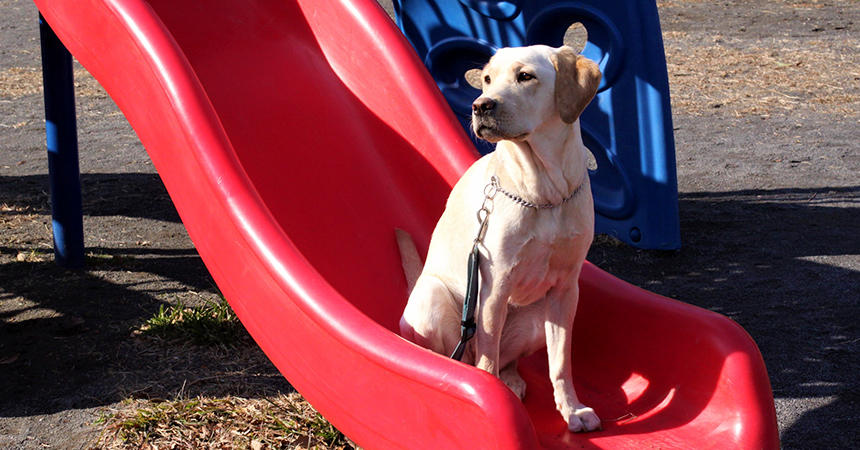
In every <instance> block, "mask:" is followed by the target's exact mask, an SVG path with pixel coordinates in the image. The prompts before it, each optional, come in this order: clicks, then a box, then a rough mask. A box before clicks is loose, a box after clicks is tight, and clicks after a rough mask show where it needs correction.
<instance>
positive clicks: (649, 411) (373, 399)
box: [35, 0, 778, 449]
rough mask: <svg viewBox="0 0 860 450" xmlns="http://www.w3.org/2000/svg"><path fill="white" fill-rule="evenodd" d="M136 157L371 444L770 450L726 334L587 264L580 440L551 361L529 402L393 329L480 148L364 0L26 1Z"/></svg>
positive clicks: (303, 372)
mask: <svg viewBox="0 0 860 450" xmlns="http://www.w3.org/2000/svg"><path fill="white" fill-rule="evenodd" d="M35 3H36V4H37V5H38V7H39V9H40V11H41V12H42V14H43V15H44V17H45V19H46V20H47V22H48V23H49V24H50V25H51V26H52V28H53V29H54V31H55V32H56V33H57V35H58V36H59V37H60V39H61V40H62V41H63V43H64V44H65V45H66V47H67V48H68V49H69V50H70V51H71V53H72V54H73V55H75V56H76V57H77V58H78V60H79V61H80V62H81V64H83V65H84V67H86V68H87V69H88V70H89V71H90V73H92V75H93V76H94V77H95V78H96V79H97V80H98V81H99V82H100V83H101V84H102V85H103V86H104V88H105V89H106V91H107V92H108V93H109V94H110V95H111V97H112V98H113V99H114V101H115V102H116V103H117V105H118V106H119V107H120V109H121V110H122V111H123V113H124V114H125V116H126V117H127V119H128V120H129V122H130V123H131V125H132V127H133V128H134V129H135V131H136V132H137V134H138V136H139V137H140V139H141V141H142V143H143V145H144V146H145V147H146V149H147V151H148V153H149V155H150V157H151V158H152V160H153V163H154V165H155V167H156V169H157V170H158V172H159V174H160V176H161V178H162V180H163V182H164V184H165V186H166V188H167V190H168V192H169V193H170V196H171V198H172V200H173V202H174V203H175V205H176V209H177V210H178V212H179V214H180V216H181V218H182V221H183V223H184V224H185V226H186V228H187V229H188V232H189V234H190V236H191V239H192V240H193V242H194V244H195V246H196V247H197V250H198V252H199V253H200V256H201V257H202V259H203V261H204V262H205V264H206V266H207V268H208V269H209V271H210V272H211V273H212V276H213V277H214V279H215V281H216V282H217V284H218V287H219V288H220V289H221V291H222V293H223V294H224V296H225V297H226V298H227V299H228V301H229V302H230V304H231V305H232V307H233V309H234V310H235V311H236V313H237V314H238V316H239V318H240V319H241V320H242V322H243V324H244V325H245V326H246V328H247V329H248V331H249V332H250V334H251V335H252V336H253V337H254V339H255V340H256V341H257V343H258V344H259V345H260V347H261V348H262V349H263V350H264V351H265V353H266V355H268V357H269V358H270V359H271V360H272V361H273V362H274V364H275V365H276V366H277V367H278V369H279V370H280V371H281V372H282V373H283V374H284V375H285V376H286V378H287V379H288V380H289V381H290V383H291V384H292V385H293V386H294V387H295V388H296V389H297V390H298V391H299V392H301V393H302V395H304V396H305V398H307V399H308V400H309V401H310V402H311V404H313V405H314V406H315V407H316V408H317V409H318V410H319V411H320V412H321V413H322V414H323V415H324V416H325V417H326V418H328V419H329V420H330V421H331V422H332V423H333V424H334V425H335V426H336V427H338V428H339V429H340V430H342V431H343V432H344V433H346V434H347V435H348V436H350V437H351V438H352V439H353V440H354V441H355V442H357V443H358V444H359V445H361V446H363V447H365V448H434V449H438V448H482V449H483V448H501V449H509V448H527V449H528V448H540V447H544V448H567V447H583V446H584V447H594V448H598V447H599V448H649V447H661V448H666V447H685V448H706V447H719V448H726V447H735V448H762V447H764V448H769V447H776V446H777V445H778V437H777V434H776V419H775V413H774V407H773V399H772V394H771V390H770V385H769V382H768V378H767V374H766V371H765V368H764V364H763V362H762V359H761V356H760V354H759V352H758V349H757V348H756V346H755V344H754V343H753V341H752V340H751V339H750V338H749V336H748V335H746V333H745V332H744V331H743V330H742V329H741V328H740V327H739V326H737V325H736V324H735V323H733V322H731V321H730V320H728V319H726V318H724V317H722V316H720V315H717V314H715V313H711V312H708V311H705V310H702V309H699V308H695V307H692V306H689V305H685V304H682V303H680V302H676V301H674V300H670V299H666V298H662V297H659V296H657V295H654V294H651V293H648V292H646V291H643V290H641V289H638V288H635V287H633V286H630V285H628V284H626V283H624V282H622V281H620V280H618V279H616V278H614V277H612V276H610V275H608V274H606V273H605V272H603V271H601V270H600V269H598V268H596V267H594V266H592V265H586V267H585V269H584V271H583V274H582V279H581V285H582V301H581V306H580V312H579V314H578V316H577V319H576V327H575V337H574V339H575V343H576V345H575V348H576V355H575V362H574V367H575V369H574V371H575V373H574V379H575V382H576V383H577V388H578V391H579V392H580V393H581V396H582V397H583V398H584V400H586V401H587V402H589V404H591V405H593V406H594V407H595V409H596V410H597V411H598V413H599V414H600V415H601V417H602V418H603V419H604V426H605V428H604V430H603V431H601V432H596V433H590V434H581V435H573V434H570V433H568V432H567V431H566V427H565V424H564V422H563V421H562V419H561V416H560V415H558V414H557V413H556V412H555V408H554V405H553V401H552V395H551V387H550V386H549V383H548V377H547V376H546V370H547V369H546V363H545V362H544V360H545V356H544V355H540V354H538V355H535V356H533V357H530V358H529V359H527V360H526V361H524V362H523V363H522V364H521V372H522V374H523V377H524V378H525V379H526V380H527V381H528V383H529V386H528V389H529V393H528V395H527V397H526V400H525V402H524V403H523V402H520V401H519V400H518V399H517V398H516V397H515V396H514V395H513V394H512V393H511V392H510V391H509V390H508V389H507V388H506V387H505V386H504V384H502V383H501V382H499V381H498V380H497V379H496V378H494V377H492V376H490V375H489V374H486V373H484V372H482V371H480V370H477V369H475V368H473V367H469V366H466V365H463V364H460V363H458V362H455V361H452V360H450V359H448V358H445V357H443V356H440V355H436V354H433V353H431V352H429V351H427V350H424V349H421V348H419V347H417V346H415V345H412V344H411V343H409V342H407V341H405V340H403V339H401V338H400V337H398V336H397V334H396V329H397V323H398V318H399V316H400V313H401V311H402V309H403V306H404V305H405V301H406V286H405V280H404V277H403V275H402V273H401V268H400V260H399V255H398V251H397V247H396V244H395V239H394V232H393V230H394V229H395V228H396V227H399V228H403V229H406V230H407V231H409V232H410V233H411V234H412V235H413V236H414V237H415V239H416V241H417V244H418V246H419V249H420V251H422V252H426V248H427V245H428V243H429V237H430V233H431V232H432V229H433V226H434V225H435V222H436V220H437V219H438V216H439V215H440V214H441V212H442V208H443V206H444V202H445V199H446V197H447V195H448V192H449V191H450V188H451V186H452V185H453V184H454V182H455V181H456V179H457V178H458V177H459V175H460V174H461V173H462V172H463V171H464V170H465V169H466V168H467V167H468V165H469V164H470V163H471V162H472V161H474V159H475V157H476V155H477V154H476V153H475V151H474V149H473V147H472V146H471V143H470V141H469V139H468V138H467V136H466V135H465V134H464V133H463V131H462V129H461V128H460V126H459V124H458V123H457V122H456V120H455V119H454V117H453V115H452V114H451V113H450V111H449V110H448V109H447V106H446V105H445V102H444V100H443V99H442V98H441V95H440V94H439V93H438V91H437V90H436V87H435V83H434V82H433V81H432V79H431V78H430V77H429V75H428V74H427V73H426V72H425V69H424V68H423V66H422V65H421V62H420V61H419V60H418V59H417V57H416V56H415V54H414V53H413V51H412V49H411V48H410V47H409V44H408V43H407V42H406V41H405V40H404V39H403V37H402V36H401V35H400V34H399V32H398V30H397V29H396V27H395V26H394V24H393V23H391V21H390V20H389V18H388V17H387V16H386V14H385V12H384V11H383V10H382V9H381V8H379V6H378V5H377V4H376V3H375V2H374V1H372V0H326V1H323V0H298V1H289V0H247V1H241V2H240V1H235V0H207V1H190V0H181V1H180V0H150V1H144V0H36V1H35Z"/></svg>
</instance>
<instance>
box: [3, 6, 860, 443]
mask: <svg viewBox="0 0 860 450" xmlns="http://www.w3.org/2000/svg"><path fill="white" fill-rule="evenodd" d="M658 4H659V8H660V13H661V21H662V26H663V34H664V41H665V47H666V53H667V60H668V70H669V76H670V85H671V90H672V97H673V98H672V100H673V121H674V129H675V143H676V153H677V166H678V189H679V197H680V199H679V201H680V215H681V233H682V240H683V248H682V249H681V250H679V251H677V252H668V253H667V252H653V251H642V250H636V249H633V248H630V247H627V246H624V245H621V244H617V243H615V242H613V241H612V240H610V239H598V241H597V242H596V244H595V245H594V247H593V248H592V250H591V253H590V255H589V259H590V260H591V261H592V262H594V263H596V264H597V265H599V266H600V267H602V268H604V269H606V270H608V271H609V272H611V273H613V274H615V275H617V276H619V277H620V278H622V279H625V280H628V281H630V282H632V283H634V284H636V285H638V286H641V287H644V288H646V289H649V290H651V291H654V292H657V293H660V294H663V295H666V296H668V297H672V298H676V299H679V300H681V301H684V302H689V303H692V304H695V305H699V306H701V307H704V308H708V309H711V310H713V311H717V312H720V313H722V314H725V315H727V316H729V317H731V318H732V319H734V320H735V321H737V322H738V323H740V324H741V325H742V326H743V327H744V328H745V329H746V330H747V331H748V332H749V333H750V335H751V336H752V337H753V338H754V339H755V341H756V343H757V344H758V346H759V348H760V349H761V352H762V355H763V356H764V360H765V363H766V365H767V369H768V372H769V375H770V379H771V384H772V386H773V394H774V399H775V403H776V411H777V416H778V421H779V427H780V435H781V439H782V443H783V447H784V448H797V449H810V448H821V449H836V448H856V447H857V446H858V445H860V432H858V430H860V426H858V424H860V394H858V392H860V382H858V376H860V375H858V374H860V356H858V355H860V328H858V322H860V236H858V234H860V228H858V224H860V36H859V35H858V22H860V4H858V3H857V2H856V1H853V0H796V1H776V0H773V1H764V0H752V1H746V0H745V1H740V0H727V1H723V2H705V1H700V0H665V1H660V2H658ZM39 64H40V63H39V44H38V29H37V23H36V9H35V7H34V6H33V4H32V3H31V2H29V1H27V0H0V448H28V449H29V448H32V449H37V448H87V447H89V446H91V445H94V444H93V443H94V442H96V440H97V439H99V436H100V435H101V436H102V437H104V434H103V432H104V429H105V426H106V424H107V423H109V422H110V420H109V419H110V417H112V414H114V413H116V412H118V411H123V410H124V409H125V410H127V409H128V408H134V407H136V405H139V404H140V403H139V402H150V401H153V400H158V399H165V400H172V399H177V398H197V397H200V398H217V399H224V398H226V399H231V401H233V402H234V403H236V404H237V405H247V402H246V401H255V400H258V401H262V400H266V399H271V398H276V397H277V395H278V393H279V392H281V393H287V392H289V391H290V387H289V384H288V383H287V382H286V381H285V380H283V378H282V377H280V376H279V375H278V374H277V371H276V370H275V369H274V368H273V367H272V365H271V364H270V363H269V362H268V361H267V360H266V359H265V357H264V356H263V355H262V353H261V352H260V351H259V350H258V349H257V348H256V347H255V346H254V345H253V344H252V343H250V342H247V341H244V340H242V339H239V340H238V342H237V343H236V344H235V345H233V346H229V347H223V346H221V347H218V346H216V347H199V346H193V345H190V344H182V343H170V342H153V341H149V340H145V339H142V338H141V337H140V336H137V335H135V333H133V332H132V330H134V329H136V328H138V327H140V325H141V324H142V323H144V322H145V321H146V320H147V319H148V318H150V317H152V316H153V315H154V314H155V313H156V312H157V311H158V309H159V306H160V305H164V304H175V303H177V302H180V301H181V302H183V303H185V304H192V305H193V304H200V303H202V302H205V301H207V300H217V298H218V295H217V290H216V288H215V286H214V285H213V283H212V281H211V278H210V277H209V275H208V273H207V271H206V269H205V267H204V266H203V264H202V263H201V261H200V259H199V258H198V256H197V253H196V252H195V250H194V247H193V245H192V243H191V242H190V240H189V239H188V237H187V234H186V233H185V230H184V228H183V227H182V224H181V223H180V221H179V219H178V216H177V214H176V212H175V211H174V209H173V206H172V203H171V202H170V199H169V198H168V196H167V194H166V192H165V190H164V188H163V186H162V184H161V182H160V181H159V179H158V176H157V175H156V173H155V170H154V168H153V167H152V165H151V163H150V161H149V159H148V157H147V155H146V153H145V152H144V150H143V148H142V147H141V145H140V143H139V142H138V140H137V138H136V137H135V134H134V132H133V131H132V129H131V128H130V127H129V126H128V124H127V122H126V121H125V119H124V118H123V116H122V114H121V113H120V112H119V111H118V110H117V108H116V107H115V106H114V104H113V103H112V101H111V100H110V98H109V97H108V96H107V95H106V94H105V93H104V91H103V90H101V88H100V87H99V86H98V83H96V82H95V81H94V80H93V79H92V78H91V77H89V76H88V74H87V73H86V72H85V71H84V70H83V69H81V68H80V67H78V70H77V84H78V88H77V94H78V97H77V98H78V100H77V101H78V104H77V108H78V123H79V127H80V129H79V142H80V148H81V151H80V152H81V172H82V175H81V182H82V185H83V201H84V213H85V217H84V226H85V233H86V245H87V252H88V267H87V268H86V269H85V270H81V271H66V270H63V269H60V268H58V267H57V266H56V265H55V264H54V263H53V261H52V255H51V234H50V229H49V227H50V211H49V204H48V203H49V199H48V194H47V191H48V187H47V178H46V175H45V174H46V171H47V161H46V155H45V151H44V113H43V109H42V108H43V107H42V98H41V90H40V89H41V88H40V85H41V78H40V76H41V75H40V71H39V67H40V66H39ZM607 357H611V355H607ZM243 402H245V403H243ZM237 407H240V406H237ZM224 426H225V427H230V426H231V425H230V423H229V422H228V421H226V420H225V423H224ZM177 435H181V433H179V434H177ZM188 439H191V440H189V441H185V442H186V445H194V444H193V442H194V441H193V439H194V437H191V436H189V437H188ZM101 442H102V443H101V444H99V445H105V446H107V445H113V444H110V443H109V442H110V441H104V440H103V441H101Z"/></svg>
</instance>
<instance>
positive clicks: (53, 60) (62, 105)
mask: <svg viewBox="0 0 860 450" xmlns="http://www.w3.org/2000/svg"><path fill="white" fill-rule="evenodd" d="M39 33H40V37H41V43H42V77H43V78H42V80H43V84H44V88H45V132H46V135H47V147H48V179H49V180H50V188H51V219H52V226H53V232H54V258H55V260H56V262H57V264H59V265H60V266H63V267H68V268H75V267H81V266H83V264H84V226H83V213H82V210H81V180H80V169H79V167H78V134H77V121H76V119H75V87H74V80H73V73H72V55H71V54H70V53H69V51H68V50H66V47H65V46H63V44H62V42H60V40H59V38H57V35H56V34H54V31H53V30H51V27H50V26H48V24H47V22H45V19H44V18H43V17H42V15H41V14H39Z"/></svg>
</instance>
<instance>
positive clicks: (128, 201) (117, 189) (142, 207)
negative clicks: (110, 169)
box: [0, 173, 179, 222]
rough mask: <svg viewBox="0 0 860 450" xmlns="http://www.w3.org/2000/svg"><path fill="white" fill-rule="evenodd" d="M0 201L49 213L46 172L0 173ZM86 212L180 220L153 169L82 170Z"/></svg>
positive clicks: (11, 210) (20, 209)
mask: <svg viewBox="0 0 860 450" xmlns="http://www.w3.org/2000/svg"><path fill="white" fill-rule="evenodd" d="M0 192H2V198H0V202H2V203H4V204H5V205H6V206H7V209H9V211H5V212H4V214H16V213H33V212H36V213H48V214H49V213H50V205H49V195H48V175H29V176H0ZM81 197H82V200H83V211H84V214H85V215H87V216H125V217H134V218H141V219H154V220H163V221H166V222H179V215H178V214H176V209H175V208H174V207H173V203H172V202H171V201H170V197H169V196H168V195H167V191H165V190H164V185H163V184H161V181H160V179H159V177H158V175H157V174H155V173H82V174H81Z"/></svg>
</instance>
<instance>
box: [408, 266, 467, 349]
mask: <svg viewBox="0 0 860 450" xmlns="http://www.w3.org/2000/svg"><path fill="white" fill-rule="evenodd" d="M460 316H461V311H460V310H459V308H458V303H457V302H456V301H455V299H454V296H453V295H452V294H451V291H449V290H448V288H447V287H446V286H445V284H444V283H442V281H441V280H440V279H438V278H436V277H434V276H427V275H424V276H421V277H419V278H418V280H417V281H416V282H415V288H414V289H413V290H412V294H410V296H409V302H408V303H407V304H406V309H404V310H403V316H401V317H400V335H401V336H403V337H404V338H406V339H407V340H409V341H412V342H414V343H415V344H418V345H420V346H422V347H424V348H427V349H430V350H433V351H434V352H436V353H441V354H443V355H449V354H451V352H452V351H453V350H454V347H455V346H456V345H457V342H458V341H459V340H460Z"/></svg>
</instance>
